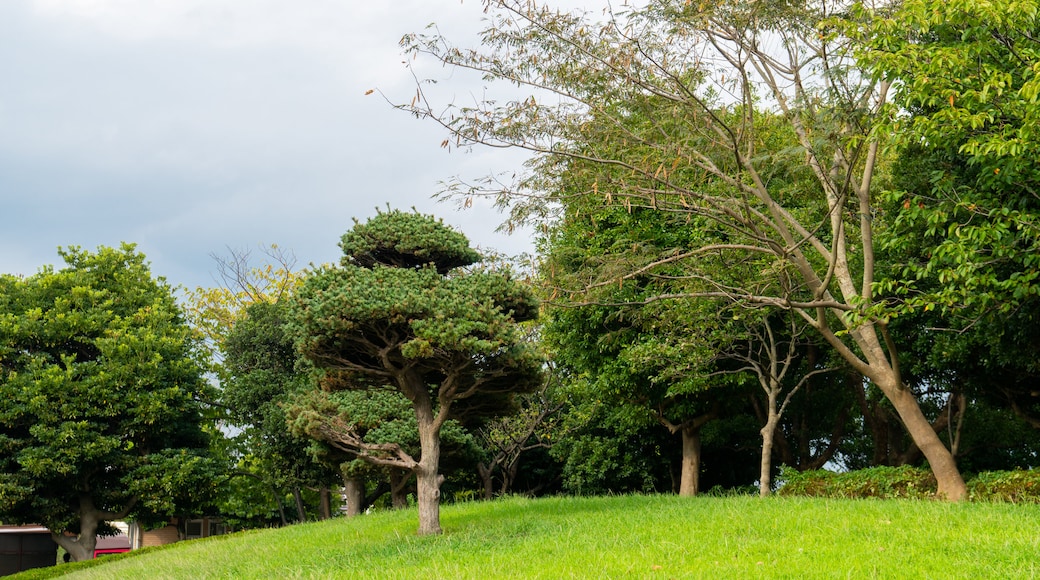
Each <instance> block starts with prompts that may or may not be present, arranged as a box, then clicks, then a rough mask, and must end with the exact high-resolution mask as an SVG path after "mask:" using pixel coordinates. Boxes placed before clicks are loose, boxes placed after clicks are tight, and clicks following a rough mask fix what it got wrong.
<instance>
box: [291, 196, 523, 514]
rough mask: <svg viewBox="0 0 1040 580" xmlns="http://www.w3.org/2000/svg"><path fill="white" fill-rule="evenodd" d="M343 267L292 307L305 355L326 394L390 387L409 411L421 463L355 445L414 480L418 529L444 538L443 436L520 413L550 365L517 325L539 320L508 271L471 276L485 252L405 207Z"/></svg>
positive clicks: (397, 452) (323, 272) (366, 231)
mask: <svg viewBox="0 0 1040 580" xmlns="http://www.w3.org/2000/svg"><path fill="white" fill-rule="evenodd" d="M341 247H342V248H343V250H344V257H343V259H342V260H341V263H340V266H339V267H323V268H319V269H318V270H317V271H315V272H314V273H313V274H312V275H310V276H308V277H307V279H306V280H305V281H304V283H303V285H302V286H301V288H300V290H299V292H298V293H297V295H296V298H295V300H294V314H293V326H294V333H295V335H296V337H297V346H298V348H299V350H300V352H301V353H302V355H303V356H304V357H305V358H306V359H307V360H308V361H309V363H310V364H312V365H314V367H315V368H316V369H318V370H319V371H320V382H321V386H322V388H323V389H326V390H330V391H337V390H372V389H376V390H378V389H390V390H394V391H397V392H399V393H400V394H402V395H403V396H404V397H405V398H406V399H407V400H408V401H409V402H410V403H411V406H412V409H413V411H414V413H415V417H416V424H417V429H418V435H419V441H420V454H419V457H418V458H415V457H414V456H412V455H411V454H409V453H408V452H407V451H406V450H405V449H404V448H403V447H402V446H400V445H390V446H385V445H382V444H371V443H368V442H366V441H364V438H363V437H362V436H361V435H360V434H359V433H357V432H353V433H352V432H350V431H347V432H345V433H342V434H341V435H342V436H343V437H342V438H341V439H347V438H350V437H352V441H351V443H350V445H352V446H353V449H354V450H355V452H356V453H358V454H361V455H365V456H367V457H368V460H369V461H371V462H374V463H379V464H383V465H388V466H394V467H399V468H404V469H408V470H410V471H413V472H414V473H415V474H416V479H417V487H418V489H417V499H418V504H419V518H420V521H419V531H420V533H423V534H427V533H439V532H440V518H439V508H438V506H439V495H440V485H441V475H440V472H439V462H440V433H441V429H442V428H443V427H444V425H445V423H446V422H447V421H448V420H449V419H452V418H461V417H467V416H470V417H472V416H475V415H484V416H494V415H498V414H502V413H505V412H508V411H509V410H511V397H512V395H513V394H514V393H517V392H525V391H530V390H532V389H534V388H535V387H536V386H537V385H538V384H539V382H540V375H541V362H540V357H539V356H538V355H537V352H536V351H535V349H534V348H533V347H532V346H531V345H530V344H529V343H527V342H525V341H524V340H523V335H522V333H521V331H520V329H519V327H518V326H517V323H519V322H523V321H526V320H531V319H533V318H534V317H535V316H536V315H537V304H536V302H535V300H534V298H533V296H532V295H531V292H530V291H529V290H528V289H527V288H526V287H525V286H523V285H522V284H520V283H518V282H517V281H516V280H514V279H512V277H511V276H510V275H509V274H508V273H507V272H502V271H492V270H486V269H479V268H472V269H466V270H463V269H462V268H463V267H465V266H470V265H472V264H474V263H475V262H476V261H477V260H479V258H480V255H479V254H478V253H477V252H475V251H474V250H472V249H471V248H470V247H469V243H468V241H467V240H466V239H465V237H464V236H463V235H462V234H459V233H458V232H455V231H454V230H451V229H450V228H448V227H446V226H444V225H443V224H442V223H441V222H440V221H439V220H436V219H434V218H432V217H430V216H424V215H420V214H418V213H406V212H401V211H397V210H391V211H386V212H381V213H379V214H378V215H377V216H375V217H373V218H371V219H369V220H368V221H367V222H364V223H356V224H355V226H354V227H353V228H352V229H351V230H350V231H348V232H347V233H346V234H345V235H344V236H343V239H342V243H341Z"/></svg>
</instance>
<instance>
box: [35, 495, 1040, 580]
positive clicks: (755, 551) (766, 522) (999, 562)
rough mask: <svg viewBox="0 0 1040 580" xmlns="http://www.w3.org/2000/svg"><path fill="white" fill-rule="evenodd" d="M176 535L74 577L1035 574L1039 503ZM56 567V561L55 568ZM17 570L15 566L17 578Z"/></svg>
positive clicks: (779, 509)
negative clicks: (432, 529) (440, 531)
mask: <svg viewBox="0 0 1040 580" xmlns="http://www.w3.org/2000/svg"><path fill="white" fill-rule="evenodd" d="M415 518H416V514H415V511H414V510H407V511H399V512H384V513H376V514H372V515H368V516H363V517H361V518H356V519H352V520H347V519H336V520H333V521H330V522H322V523H313V524H305V525H298V526H291V527H288V528H282V529H277V530H266V531H253V532H245V533H241V534H232V535H230V536H224V537H218V538H210V539H207V540H196V541H192V542H183V543H180V544H176V545H174V547H167V548H164V549H159V550H152V551H149V550H144V551H141V552H140V553H138V554H130V555H128V556H127V557H121V558H118V559H113V560H111V561H106V562H104V563H102V564H100V565H96V566H92V567H88V568H83V569H77V565H72V566H68V570H69V571H72V572H73V574H71V577H73V578H105V579H110V578H409V579H412V578H437V579H440V578H451V579H455V578H473V579H478V578H479V579H486V578H547V579H548V578H552V579H556V578H655V579H656V578H660V579H668V578H712V579H721V578H899V579H905V578H914V579H925V578H936V579H940V578H941V579H944V580H945V579H950V578H1001V579H1004V578H1034V577H1036V578H1040V507H1038V506H1036V505H1013V504H990V503H966V504H948V503H941V502H931V501H914V500H821V499H805V498H771V499H769V500H764V501H763V500H760V499H757V498H750V497H730V498H715V497H699V498H694V499H683V498H679V497H674V496H624V497H602V498H549V499H538V500H527V499H520V498H513V499H507V500H502V501H496V502H486V503H485V502H476V503H466V504H460V505H454V506H445V507H444V508H443V510H442V518H441V521H442V525H443V526H444V528H445V530H446V533H445V534H444V535H442V536H438V537H417V536H416V535H415V528H416V519H415ZM59 569H60V567H59ZM16 578H17V577H16Z"/></svg>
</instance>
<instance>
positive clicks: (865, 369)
mask: <svg viewBox="0 0 1040 580" xmlns="http://www.w3.org/2000/svg"><path fill="white" fill-rule="evenodd" d="M485 4H486V7H487V10H488V12H489V17H488V18H489V26H488V28H487V29H486V30H485V31H484V34H483V47H482V48H480V49H476V50H468V49H463V48H460V47H458V46H456V45H454V44H453V43H452V42H450V41H449V40H448V39H446V38H444V37H442V36H441V35H439V34H433V35H408V36H406V37H405V38H404V40H403V41H402V42H403V44H404V46H405V48H406V50H407V51H408V52H409V53H412V54H415V55H420V54H424V55H429V56H431V57H432V58H433V59H435V60H437V61H439V62H440V63H443V64H445V65H448V66H450V67H454V68H462V69H470V70H474V71H478V72H479V73H480V74H481V75H483V78H484V79H485V80H486V81H494V80H501V81H504V82H505V83H508V84H511V85H513V86H514V87H515V86H519V87H521V88H524V89H530V90H531V93H530V96H527V97H521V98H515V99H508V98H507V99H496V98H494V97H489V98H488V99H486V100H483V101H478V102H476V103H473V104H465V105H462V106H456V105H452V104H449V105H447V106H445V105H444V104H442V103H438V102H435V100H434V98H433V94H432V93H431V92H430V91H431V90H432V89H429V87H430V86H431V85H427V84H420V85H419V89H418V94H417V95H416V97H415V98H414V99H413V100H411V102H410V103H408V104H404V105H402V106H401V108H402V109H405V110H408V111H409V112H411V113H413V114H415V115H417V116H420V117H424V118H428V119H432V120H434V121H435V122H439V123H440V124H441V125H442V126H443V127H444V128H445V129H446V130H447V131H449V132H450V134H451V135H452V137H451V138H449V140H448V142H449V143H448V144H451V143H455V144H458V145H461V146H470V145H474V144H479V145H488V146H493V147H518V148H522V149H525V150H527V151H530V152H533V153H534V154H535V155H536V157H535V160H534V161H533V162H532V165H531V166H532V167H533V168H534V170H533V171H531V172H529V173H519V174H518V180H517V181H515V182H510V181H508V180H498V179H492V180H490V181H488V182H485V183H477V184H475V185H470V184H465V183H461V182H460V183H457V184H456V185H457V186H458V188H449V191H448V193H449V194H461V195H463V196H465V198H466V199H469V198H470V197H472V196H476V195H482V194H483V195H492V196H495V197H496V198H497V199H499V200H500V201H501V202H502V203H503V204H504V205H506V206H508V207H510V208H511V209H512V212H513V213H512V214H511V215H512V217H513V218H514V219H516V220H536V221H549V222H551V221H552V220H553V219H554V218H555V214H554V213H553V211H552V210H553V208H557V207H559V206H560V203H559V202H566V201H568V200H569V199H572V198H573V197H574V196H582V197H584V198H586V199H587V200H589V202H590V203H593V202H598V203H600V204H616V205H620V206H622V207H624V208H625V209H626V210H628V209H632V210H637V209H646V210H651V211H660V212H668V213H669V214H672V215H675V216H680V217H686V218H689V219H690V220H693V221H696V222H705V223H709V224H712V227H713V228H714V235H712V236H711V237H706V238H704V239H703V240H700V241H699V242H698V243H696V244H693V245H690V246H682V247H678V246H677V247H675V248H672V249H671V251H669V252H664V253H662V254H661V255H659V256H657V257H656V258H655V259H653V260H648V261H646V262H644V263H642V264H633V263H631V260H629V259H628V258H627V257H625V256H619V259H618V260H616V261H615V263H616V264H618V265H619V266H620V267H606V268H603V269H601V270H600V274H599V275H598V276H597V277H594V278H589V279H587V280H585V281H584V283H583V285H582V286H581V287H575V288H573V290H575V291H579V292H583V291H586V290H589V289H595V288H601V287H603V285H609V284H614V285H618V284H623V283H624V282H625V281H626V280H635V279H638V278H641V277H646V276H654V275H667V276H674V275H675V274H674V270H675V269H676V268H682V269H683V270H684V272H683V274H682V276H683V278H684V279H686V280H689V281H690V285H689V287H688V289H687V290H686V291H685V292H684V293H683V294H684V295H685V296H695V297H704V298H715V299H721V300H726V301H732V302H735V303H737V304H741V305H746V306H750V307H770V308H781V309H787V310H790V311H792V312H793V313H795V314H796V315H797V316H799V317H800V318H801V319H802V320H803V321H804V322H805V324H807V325H808V326H810V327H811V328H813V329H814V331H815V332H816V333H818V335H819V336H820V337H821V338H822V339H823V340H824V341H825V342H826V343H827V344H828V345H829V346H830V348H831V349H833V351H834V352H835V353H837V354H838V355H839V356H841V358H843V359H844V360H845V361H846V362H847V363H848V364H849V365H850V366H851V367H852V368H853V369H855V371H856V372H858V373H860V374H862V375H863V376H864V377H866V378H867V379H868V380H869V381H870V382H871V383H872V384H873V385H875V386H876V387H877V388H878V389H880V390H881V391H882V392H883V393H884V394H885V396H886V398H887V399H888V400H889V401H890V402H891V404H892V406H893V407H894V408H895V410H896V412H897V413H898V414H899V417H900V419H901V420H902V423H903V424H904V425H905V426H906V428H907V431H908V432H909V434H910V436H911V438H912V439H913V441H914V443H915V444H916V445H917V446H918V447H919V448H920V449H921V451H922V452H923V454H924V455H925V457H926V458H927V460H928V463H929V465H930V466H931V468H932V470H933V472H934V474H935V476H936V479H937V480H938V484H939V492H940V494H942V495H945V496H946V497H948V498H950V499H954V500H960V499H964V498H966V497H967V488H966V486H965V484H964V480H963V478H962V477H961V474H960V472H959V470H958V468H957V464H956V462H955V461H954V458H953V456H952V454H951V453H950V450H949V449H948V448H947V447H946V446H945V445H944V443H943V442H942V440H941V439H940V438H939V436H938V435H937V433H936V432H935V430H934V429H933V427H932V425H931V423H930V421H929V420H928V418H927V417H926V416H925V414H924V413H923V412H922V409H921V405H920V400H919V394H918V393H916V392H915V391H914V390H913V389H911V388H910V387H908V385H907V384H906V383H905V381H904V380H903V378H902V375H901V365H900V360H899V359H900V353H899V351H898V349H897V348H896V344H897V343H896V341H894V340H893V337H892V336H891V334H890V332H889V325H888V323H889V321H890V319H891V316H892V315H893V310H892V309H891V306H892V302H890V301H889V300H888V298H889V297H888V296H885V295H883V294H880V293H879V292H878V287H877V285H876V284H875V280H876V273H877V272H876V270H877V260H878V259H879V256H878V255H877V253H876V251H875V250H876V243H875V235H876V233H877V227H878V225H879V224H881V223H882V222H881V221H880V220H879V218H883V217H884V216H880V215H879V214H878V213H877V212H876V211H875V210H876V209H877V206H876V199H877V194H878V185H877V183H876V180H875V177H876V174H877V173H878V171H879V167H881V166H882V165H883V164H882V162H883V158H882V145H883V144H884V143H883V142H882V140H881V139H880V137H882V135H879V134H878V133H876V132H874V128H875V125H876V122H877V120H878V119H879V118H880V117H881V116H882V115H881V113H880V112H879V111H881V110H882V109H883V107H884V106H885V105H886V103H887V99H888V90H889V86H890V81H889V80H888V79H880V80H879V79H877V78H875V77H873V76H871V75H870V74H869V73H864V72H862V70H863V69H862V67H861V63H860V62H858V61H857V55H858V54H859V53H857V48H858V47H860V46H862V42H860V40H861V39H859V38H857V36H856V35H857V34H858V33H859V31H860V28H858V27H857V26H856V25H850V23H849V21H848V18H849V17H850V15H853V16H857V17H860V16H862V17H863V18H870V17H871V13H870V12H869V11H860V12H850V11H849V9H850V7H851V6H852V4H853V3H852V2H843V1H839V2H837V3H829V2H823V3H821V2H769V1H765V2H743V1H731V0H723V1H720V2H689V1H686V0H649V1H648V2H645V3H640V4H639V5H638V6H626V7H625V8H623V9H622V10H624V12H622V13H614V12H611V11H609V10H608V11H607V18H605V19H591V18H586V17H585V16H584V15H581V14H568V13H563V12H561V11H559V10H555V9H552V8H550V7H547V6H544V5H539V4H538V3H536V2H532V1H528V0H523V1H519V0H489V1H487V2H485ZM846 32H847V33H846ZM419 62H422V59H419ZM510 94H514V95H515V94H516V89H515V88H514V89H512V90H511V93H510ZM633 120H637V121H641V122H640V123H639V124H636V125H633ZM575 168H580V169H581V170H582V171H584V172H585V173H586V177H585V179H584V182H585V183H587V184H588V186H587V187H586V188H585V189H584V190H582V191H578V192H575V191H570V190H568V189H566V188H563V189H561V188H560V187H559V185H560V180H561V177H562V176H563V175H564V174H565V173H566V174H571V175H573V171H575ZM681 223H682V220H677V224H681ZM718 256H723V257H726V259H727V260H730V261H732V262H735V263H740V262H747V261H754V262H757V263H759V264H761V267H760V268H757V269H756V272H758V273H759V274H760V276H755V277H752V278H750V279H747V280H743V281H740V283H739V284H732V283H731V281H730V280H728V279H726V278H721V279H720V277H719V276H718V272H717V271H711V270H706V269H705V268H703V267H702V266H703V265H704V264H712V263H714V262H715V260H712V259H708V258H712V257H718ZM662 272H663V273H662ZM781 272H782V273H783V276H785V277H788V278H789V279H790V280H791V281H792V283H791V284H790V285H786V286H784V287H782V288H780V289H779V290H778V289H777V287H776V286H775V285H772V284H771V283H770V282H771V281H774V280H775V279H776V275H777V274H778V273H781ZM666 297H668V296H657V297H651V298H649V299H650V300H658V299H661V298H666Z"/></svg>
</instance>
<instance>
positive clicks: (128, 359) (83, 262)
mask: <svg viewBox="0 0 1040 580" xmlns="http://www.w3.org/2000/svg"><path fill="white" fill-rule="evenodd" d="M59 253H60V255H61V256H62V258H63V259H64V260H65V263H66V267H65V268H64V269H61V270H55V269H53V268H51V267H44V268H42V269H41V270H40V271H39V272H38V273H36V274H34V275H32V276H29V277H27V278H15V277H12V276H6V275H5V276H2V277H0V400H3V401H4V404H3V405H2V406H0V519H2V520H3V521H4V522H5V523H40V524H43V525H44V526H46V527H47V528H48V529H50V530H51V536H52V537H53V538H54V540H55V541H56V542H57V543H58V544H59V545H60V546H62V547H63V548H65V550H66V551H68V553H69V554H71V556H72V558H73V559H74V560H77V561H79V560H85V559H88V558H91V557H93V551H94V546H95V540H96V537H97V534H98V533H111V529H110V528H109V527H107V525H106V522H109V521H111V520H118V519H122V518H126V517H133V518H135V519H137V520H139V521H142V522H145V523H154V522H156V521H162V520H164V519H165V518H168V517H169V516H170V515H174V514H175V513H181V512H180V511H178V508H185V507H188V506H187V503H186V502H189V501H196V502H197V501H203V500H205V495H206V494H207V493H208V492H210V491H212V489H211V488H212V485H213V479H212V475H213V474H212V473H211V472H210V467H211V466H210V464H209V461H208V459H207V455H206V448H207V443H206V438H205V436H204V434H203V432H202V430H201V427H200V422H201V420H202V417H201V404H200V403H199V399H200V398H201V397H202V396H203V394H204V392H205V391H206V390H207V386H206V383H205V382H204V381H203V380H202V368H201V364H200V360H199V356H198V355H199V352H198V344H197V343H196V341H195V340H193V338H192V332H191V329H190V328H189V327H188V326H187V325H186V324H185V322H184V320H183V318H182V314H181V312H180V310H179V309H178V307H177V304H176V302H175V301H174V298H173V295H172V291H171V289H170V287H169V286H168V285H167V284H166V283H165V281H163V279H161V278H158V279H156V278H153V277H152V274H151V272H150V271H149V268H148V265H147V263H146V262H145V257H144V255H142V254H141V253H139V252H137V251H136V250H135V249H134V246H132V245H123V246H122V247H120V248H119V249H113V248H105V247H102V248H99V249H98V250H97V252H96V253H90V252H87V251H84V250H80V249H78V248H69V249H66V250H59ZM195 507H198V506H197V505H196V506H195Z"/></svg>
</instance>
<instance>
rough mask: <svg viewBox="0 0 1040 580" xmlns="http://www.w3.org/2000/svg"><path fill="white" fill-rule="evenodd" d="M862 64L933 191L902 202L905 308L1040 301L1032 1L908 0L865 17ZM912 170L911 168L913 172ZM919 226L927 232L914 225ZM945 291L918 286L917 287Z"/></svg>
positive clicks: (1038, 54)
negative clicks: (907, 272)
mask: <svg viewBox="0 0 1040 580" xmlns="http://www.w3.org/2000/svg"><path fill="white" fill-rule="evenodd" d="M862 11H863V14H864V17H863V21H864V22H866V24H865V25H864V26H863V29H862V30H863V35H864V37H865V38H866V39H867V40H868V42H869V44H868V45H867V46H866V47H865V50H864V52H863V61H864V62H866V63H869V66H870V71H871V72H872V73H873V74H875V75H877V76H879V77H881V78H884V79H886V81H891V82H893V83H894V86H895V88H896V90H895V96H894V99H893V104H892V108H891V109H890V114H891V117H890V118H889V120H888V124H887V125H885V126H882V127H881V129H882V130H886V131H888V132H890V133H891V134H892V135H893V144H894V145H896V146H897V147H898V148H899V151H900V153H901V155H903V156H904V157H910V158H912V159H917V160H918V161H917V162H916V167H913V168H912V169H914V170H917V171H919V172H920V176H921V177H923V178H925V179H926V180H927V182H928V183H927V187H922V188H919V189H917V190H911V191H898V190H897V191H895V192H893V197H894V200H893V201H897V202H898V203H899V204H901V207H899V208H898V209H897V210H896V214H897V216H898V218H899V224H900V225H901V226H903V227H905V228H908V229H912V230H913V231H912V233H913V234H914V235H915V237H923V239H912V238H910V237H909V236H904V237H903V238H901V239H899V240H898V242H899V243H902V244H920V245H922V246H924V247H925V248H927V249H928V251H927V252H926V253H923V254H920V256H921V257H922V258H924V259H923V261H921V262H920V263H910V264H907V267H908V268H912V270H913V273H914V275H913V276H910V277H909V278H904V279H900V280H893V281H892V283H893V284H900V286H901V289H902V290H903V291H904V292H906V293H907V294H908V304H909V305H911V306H919V307H927V306H929V305H932V306H944V307H947V308H953V307H962V308H963V307H968V308H973V309H980V308H981V309H984V308H989V307H996V308H999V309H1000V310H1003V311H1005V312H1006V311H1009V310H1011V309H1013V308H1014V307H1015V306H1016V305H1017V304H1019V303H1020V302H1021V301H1022V300H1023V299H1026V298H1028V297H1035V296H1037V295H1038V294H1040V281H1038V278H1040V270H1038V269H1037V256H1038V255H1040V193H1038V192H1040V169H1038V167H1037V165H1036V163H1035V160H1036V158H1037V156H1038V154H1040V132H1038V131H1037V129H1036V127H1037V122H1038V120H1040V102H1038V100H1037V96H1038V95H1040V77H1038V76H1037V74H1036V70H1037V67H1038V66H1040V45H1038V44H1037V41H1036V33H1037V31H1038V30H1040V15H1038V13H1037V9H1036V6H1035V5H1033V4H1032V3H1030V2H1017V1H1013V0H997V1H995V2H971V1H966V0H957V1H954V2H938V1H935V0H907V1H905V2H900V3H899V4H898V6H896V7H895V8H894V9H884V10H875V11H868V10H865V9H862ZM904 168H906V169H910V168H909V167H907V164H904ZM917 226H920V227H917ZM933 279H934V280H937V281H938V282H939V284H937V285H933V286H931V287H929V288H921V287H920V285H919V282H921V281H923V282H926V283H927V282H928V281H930V280H933Z"/></svg>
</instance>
